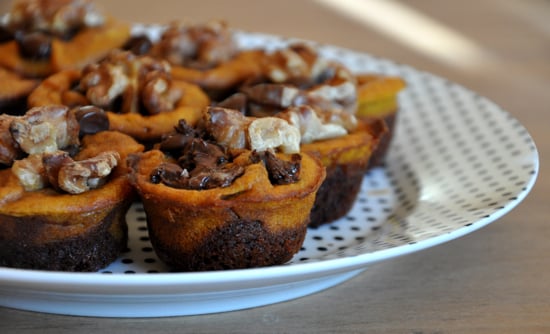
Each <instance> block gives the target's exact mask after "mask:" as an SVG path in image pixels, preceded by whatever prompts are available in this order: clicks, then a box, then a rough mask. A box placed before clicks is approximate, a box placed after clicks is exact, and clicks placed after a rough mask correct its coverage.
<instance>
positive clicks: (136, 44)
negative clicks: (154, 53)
mask: <svg viewBox="0 0 550 334" xmlns="http://www.w3.org/2000/svg"><path fill="white" fill-rule="evenodd" d="M151 47H153V42H151V40H150V39H149V37H147V36H145V35H139V36H133V37H131V38H130V39H128V41H126V43H125V44H124V46H123V47H122V48H123V49H124V50H127V51H130V52H132V53H133V54H135V55H144V54H147V53H148V52H149V50H151Z"/></svg>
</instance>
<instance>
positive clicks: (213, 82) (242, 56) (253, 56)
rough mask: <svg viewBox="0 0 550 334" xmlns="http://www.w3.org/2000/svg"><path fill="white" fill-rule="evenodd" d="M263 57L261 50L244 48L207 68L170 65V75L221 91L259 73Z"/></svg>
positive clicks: (208, 88) (207, 88)
mask: <svg viewBox="0 0 550 334" xmlns="http://www.w3.org/2000/svg"><path fill="white" fill-rule="evenodd" d="M263 57H264V51H262V50H245V51H240V52H239V53H238V54H237V55H236V56H235V57H234V58H233V59H231V60H229V61H227V62H225V63H222V64H220V65H218V66H216V67H214V68H211V69H207V70H199V69H193V68H189V67H183V66H176V65H172V75H173V77H174V78H175V79H180V80H185V81H189V82H192V83H194V84H197V85H199V86H201V87H202V88H204V89H206V90H213V91H223V90H228V89H231V88H232V87H235V86H237V85H238V84H240V83H242V82H243V81H245V80H246V79H248V78H251V77H252V78H253V77H256V76H258V75H260V73H261V71H262V68H261V61H262V59H263Z"/></svg>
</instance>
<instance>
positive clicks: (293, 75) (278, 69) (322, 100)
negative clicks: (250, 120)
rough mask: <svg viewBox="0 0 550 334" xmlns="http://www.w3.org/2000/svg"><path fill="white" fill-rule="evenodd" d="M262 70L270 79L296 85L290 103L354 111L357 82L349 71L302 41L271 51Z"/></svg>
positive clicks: (329, 109) (279, 82) (273, 81)
mask: <svg viewBox="0 0 550 334" xmlns="http://www.w3.org/2000/svg"><path fill="white" fill-rule="evenodd" d="M264 72H265V75H266V76H267V79H268V80H270V81H271V82H272V83H276V84H285V85H291V86H294V87H296V88H297V89H300V94H299V96H297V97H295V98H294V99H293V101H292V103H293V105H294V106H299V105H304V104H308V105H311V106H316V107H319V108H322V109H324V110H328V111H332V110H336V111H339V110H344V111H346V112H348V113H355V110H356V107H357V104H356V103H357V102H356V100H357V82H356V79H355V77H354V76H353V74H352V73H351V71H350V70H349V69H347V68H346V67H344V66H343V65H341V64H339V63H336V62H333V61H329V60H326V59H323V58H322V57H319V56H318V55H317V53H316V51H315V50H314V49H313V48H311V47H309V46H307V45H306V44H294V45H291V46H289V47H288V48H284V49H280V50H277V51H275V52H274V53H272V54H271V55H270V56H269V57H268V58H267V60H266V61H265V63H264ZM271 94H274V92H272V93H271ZM264 95H265V94H264ZM264 104H268V103H264Z"/></svg>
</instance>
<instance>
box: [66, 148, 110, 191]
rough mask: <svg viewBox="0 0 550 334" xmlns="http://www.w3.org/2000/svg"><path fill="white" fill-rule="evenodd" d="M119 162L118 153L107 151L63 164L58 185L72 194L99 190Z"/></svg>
mask: <svg viewBox="0 0 550 334" xmlns="http://www.w3.org/2000/svg"><path fill="white" fill-rule="evenodd" d="M119 160H120V155H119V154H118V152H115V151H107V152H102V153H100V154H99V155H97V156H95V157H93V158H90V159H86V160H80V161H72V162H69V163H67V164H63V165H62V166H61V167H60V168H59V174H58V175H57V182H58V185H59V187H60V188H61V189H63V190H65V191H66V192H68V193H70V194H80V193H83V192H85V191H88V190H90V189H95V188H98V187H99V186H101V185H102V184H104V183H105V181H106V179H107V177H108V176H109V175H110V174H111V171H112V170H113V168H115V167H116V166H117V165H118V161H119Z"/></svg>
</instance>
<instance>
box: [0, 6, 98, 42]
mask: <svg viewBox="0 0 550 334" xmlns="http://www.w3.org/2000/svg"><path fill="white" fill-rule="evenodd" d="M6 21H7V22H6V25H7V27H8V28H9V29H10V30H12V31H26V32H32V31H42V32H45V33H48V34H52V35H56V36H59V37H66V36H67V35H69V34H71V33H73V32H74V31H75V30H78V29H80V28H82V27H97V26H101V25H103V24H104V22H105V18H104V16H103V15H102V14H101V13H99V11H98V10H97V8H96V6H95V5H94V4H93V2H92V1H90V0H16V1H15V3H14V5H13V7H12V9H11V11H10V13H9V15H8V16H7V19H6Z"/></svg>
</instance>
